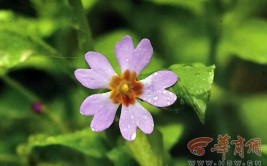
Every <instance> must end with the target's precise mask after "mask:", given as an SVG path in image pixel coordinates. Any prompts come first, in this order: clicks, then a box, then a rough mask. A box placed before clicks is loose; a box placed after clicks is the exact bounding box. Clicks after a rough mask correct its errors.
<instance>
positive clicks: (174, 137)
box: [159, 123, 183, 151]
mask: <svg viewBox="0 0 267 166" xmlns="http://www.w3.org/2000/svg"><path fill="white" fill-rule="evenodd" d="M159 131H160V132H161V133H162V136H163V146H164V149H166V150H167V151H169V150H171V148H172V147H173V146H174V145H175V144H176V143H177V142H178V141H179V139H180V138H181V136H182V132H183V126H182V125H181V124H176V123H172V124H168V125H164V126H159Z"/></svg>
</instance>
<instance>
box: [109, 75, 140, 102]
mask: <svg viewBox="0 0 267 166" xmlns="http://www.w3.org/2000/svg"><path fill="white" fill-rule="evenodd" d="M136 79H137V76H136V73H135V72H130V71H129V70H126V71H125V72H123V73H122V75H121V76H117V75H116V76H113V77H112V78H111V80H110V82H109V88H110V89H111V94H110V99H111V100H112V101H113V103H115V104H122V105H125V106H128V105H129V104H134V103H135V100H136V98H137V97H139V96H140V95H141V94H142V93H143V84H142V83H141V82H140V81H137V80H136Z"/></svg>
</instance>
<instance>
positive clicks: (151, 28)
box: [0, 0, 267, 166]
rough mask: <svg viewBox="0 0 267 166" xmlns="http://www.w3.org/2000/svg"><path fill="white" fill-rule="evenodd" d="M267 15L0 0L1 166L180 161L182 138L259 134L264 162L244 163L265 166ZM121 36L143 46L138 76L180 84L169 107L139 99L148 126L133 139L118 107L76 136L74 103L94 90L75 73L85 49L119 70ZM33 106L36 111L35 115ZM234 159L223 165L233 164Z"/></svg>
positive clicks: (160, 4)
mask: <svg viewBox="0 0 267 166" xmlns="http://www.w3.org/2000/svg"><path fill="white" fill-rule="evenodd" d="M80 2H81V3H80ZM266 7H267V2H266V1H264V0H261V1H251V0H244V1H241V0H233V1H230V0H214V1H206V0H192V1H183V0H146V1H134V0H128V1H125V0H106V1H96V0H82V1H81V0H78V1H77V0H62V1H54V0H45V1H38V0H27V1H20V0H19V1H8V0H2V1H0V25H1V26H0V116H1V117H2V120H1V121H0V165H12V166H14V165H40V166H41V165H46V166H48V165H105V166H106V165H118V166H123V165H132V166H135V165H144V166H150V165H153V166H155V165H178V166H180V165H188V160H194V159H195V156H194V155H193V154H191V153H190V152H189V150H188V149H187V147H186V145H187V143H188V142H189V141H190V140H191V139H193V138H195V137H200V136H209V137H213V138H214V140H216V138H217V136H218V134H226V133H228V134H229V135H231V137H232V138H235V137H236V135H241V136H243V137H245V138H246V139H248V138H253V137H259V138H261V141H262V156H261V157H258V156H256V155H254V154H245V157H246V158H245V160H246V161H247V160H262V162H266V161H267V159H266V157H267V153H266V145H267V142H266V141H267V137H266V134H265V130H266V117H267V113H266V102H267V97H266V93H267V77H266V73H267V67H266V65H267V51H266V50H267V49H266V46H265V45H266V43H267V35H266V34H267V21H266V19H267V15H266V11H265V9H266ZM125 35H130V36H132V38H133V41H134V43H135V45H136V44H137V41H139V40H140V39H142V38H149V39H150V40H151V42H152V45H153V49H154V53H153V57H152V60H151V63H150V64H149V65H148V66H147V68H145V70H144V71H143V72H142V74H141V75H140V78H143V77H144V76H147V75H149V74H151V73H153V72H154V71H157V70H163V69H169V70H172V71H173V72H175V73H176V74H177V75H178V77H179V80H178V82H177V83H176V84H175V85H173V86H172V87H171V88H170V89H169V90H170V91H172V92H174V93H175V94H176V95H177V96H178V99H177V101H176V102H175V103H174V104H173V105H172V106H170V107H167V108H155V107H153V106H151V105H149V104H147V103H145V102H143V101H140V103H141V104H142V105H143V106H144V107H145V108H146V109H148V110H149V111H150V112H151V114H152V116H153V118H154V121H155V129H154V132H153V133H152V134H151V135H145V134H143V133H142V132H140V131H138V132H137V137H136V140H134V141H133V142H127V141H125V140H124V139H123V138H122V137H121V134H120V132H119V127H118V118H119V113H120V111H118V113H117V115H116V120H115V122H114V124H113V125H112V126H111V127H110V128H109V129H108V130H106V131H105V132H101V133H96V132H93V131H91V130H90V129H89V127H88V128H84V127H85V126H88V121H90V120H91V119H92V118H91V117H84V116H82V115H80V113H79V107H80V104H81V102H82V101H83V100H84V99H85V98H86V97H87V96H89V95H90V94H93V93H95V92H100V91H93V90H88V89H86V88H83V87H81V86H80V85H79V84H78V83H77V82H76V81H75V80H74V77H73V71H74V70H75V69H76V68H87V64H86V63H85V62H84V54H85V52H86V51H91V50H94V51H98V52H101V53H103V54H104V55H105V56H106V57H107V58H108V59H109V61H110V62H111V64H112V66H113V67H114V69H115V70H116V71H117V72H118V73H119V71H120V70H119V66H118V63H117V60H116V58H115V56H114V55H115V52H114V47H115V44H116V42H118V41H119V40H121V38H122V37H123V36H125ZM215 66H216V67H215ZM35 102H41V103H42V104H43V107H42V108H43V109H42V112H41V113H39V114H38V113H36V112H34V111H33V110H32V108H31V106H32V104H33V103H35ZM232 152H233V150H232V149H231V150H230V151H229V153H228V154H227V157H229V158H232V159H240V158H238V156H234V155H233V154H231V153H232ZM218 157H221V156H217V155H214V153H213V154H211V153H207V154H205V156H203V159H212V160H214V161H217V160H218ZM198 159H199V158H198ZM201 159H202V158H201ZM263 165H264V164H263Z"/></svg>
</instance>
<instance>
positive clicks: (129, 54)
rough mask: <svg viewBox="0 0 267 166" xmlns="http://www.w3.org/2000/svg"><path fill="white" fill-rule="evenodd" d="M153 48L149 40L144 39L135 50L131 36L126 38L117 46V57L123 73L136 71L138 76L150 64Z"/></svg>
mask: <svg viewBox="0 0 267 166" xmlns="http://www.w3.org/2000/svg"><path fill="white" fill-rule="evenodd" d="M152 53H153V48H152V45H151V43H150V41H149V40H148V39H143V40H141V41H140V43H139V44H138V45H137V47H136V48H135V49H134V46H133V41H132V39H131V37H130V36H125V37H124V38H123V39H122V41H121V42H118V43H117V45H116V57H117V59H118V61H119V65H120V67H121V72H124V71H125V70H130V71H135V72H136V74H137V75H138V74H139V73H140V72H141V71H142V70H143V69H144V68H145V67H146V66H147V64H148V63H149V62H150V59H151V56H152Z"/></svg>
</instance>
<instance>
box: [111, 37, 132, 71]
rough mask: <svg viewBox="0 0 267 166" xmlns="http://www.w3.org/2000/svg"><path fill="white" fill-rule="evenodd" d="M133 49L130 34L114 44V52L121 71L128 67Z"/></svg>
mask: <svg viewBox="0 0 267 166" xmlns="http://www.w3.org/2000/svg"><path fill="white" fill-rule="evenodd" d="M133 51H134V45H133V40H132V38H131V37H130V36H128V35H127V36H125V37H124V38H123V39H122V40H121V41H120V42H118V43H117V44H116V47H115V54H116V58H117V60H118V62H119V65H120V67H121V72H123V71H125V70H127V69H128V62H129V60H131V58H132V55H133Z"/></svg>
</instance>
